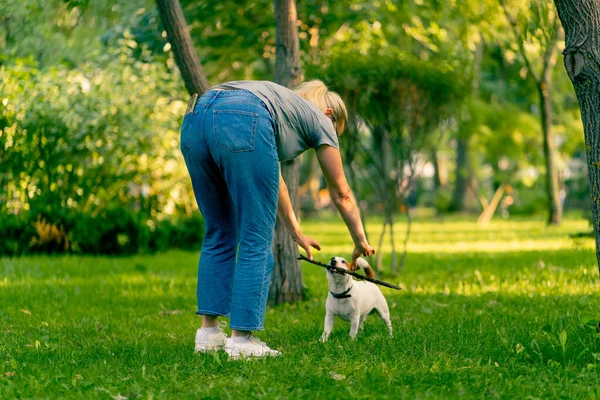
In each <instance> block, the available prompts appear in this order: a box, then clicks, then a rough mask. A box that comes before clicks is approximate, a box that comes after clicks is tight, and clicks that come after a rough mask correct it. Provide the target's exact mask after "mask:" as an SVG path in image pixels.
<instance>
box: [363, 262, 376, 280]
mask: <svg viewBox="0 0 600 400" xmlns="http://www.w3.org/2000/svg"><path fill="white" fill-rule="evenodd" d="M363 269H364V270H365V275H366V276H367V278H371V279H374V278H375V272H373V268H371V266H370V265H367V266H366V267H364V268H363Z"/></svg>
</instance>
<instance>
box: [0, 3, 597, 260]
mask: <svg viewBox="0 0 600 400" xmlns="http://www.w3.org/2000/svg"><path fill="white" fill-rule="evenodd" d="M181 3H182V6H183V8H184V13H185V16H186V19H187V22H188V24H189V27H190V30H191V34H192V38H193V39H194V42H195V45H196V46H197V51H198V54H199V55H200V57H201V60H202V64H203V66H204V69H205V72H206V74H207V77H208V80H209V82H210V84H217V83H219V82H223V81H228V80H236V79H264V80H271V79H272V78H273V76H274V61H275V19H274V13H273V4H272V2H271V1H266V0H252V1H251V0H238V1H231V0H224V1H198V0H196V1H192V0H182V1H181ZM505 3H506V5H507V7H508V8H509V9H510V10H511V13H512V14H511V15H512V16H515V21H516V23H517V24H518V27H519V29H520V32H521V35H520V36H518V37H517V36H515V34H514V32H513V30H512V29H511V26H510V24H509V21H508V19H507V18H506V16H505V14H504V12H503V9H502V8H501V6H500V3H499V2H498V0H483V1H474V0H462V1H458V0H448V1H440V0H413V1H391V0H379V1H358V0H340V1H327V0H306V1H304V0H298V1H297V7H298V20H299V21H298V29H299V35H300V46H301V53H302V66H303V69H304V78H305V79H312V78H318V79H322V80H324V81H325V82H326V83H327V84H329V85H330V87H331V88H333V89H334V90H336V91H338V92H339V93H340V94H341V95H342V96H343V97H344V99H345V101H346V103H347V105H348V109H349V111H350V113H351V124H350V126H349V128H348V130H347V132H346V133H345V134H344V136H343V137H342V139H341V145H342V152H343V157H344V161H345V164H346V168H347V174H348V177H349V179H350V180H351V183H352V186H353V188H354V190H355V192H356V195H357V197H358V198H359V200H360V204H361V208H362V209H363V213H364V214H365V215H366V216H367V217H368V216H369V215H372V214H382V215H383V216H384V223H389V224H393V216H394V214H397V213H399V212H408V211H409V210H411V209H414V208H415V207H429V208H433V209H435V210H436V212H437V213H439V214H442V213H447V212H466V213H469V212H470V213H474V217H473V218H474V219H475V218H477V214H480V213H482V212H484V211H485V210H486V208H489V205H490V203H493V198H494V194H496V193H499V188H502V193H501V194H500V196H501V200H499V204H498V210H499V212H498V213H499V214H500V215H502V216H503V217H505V218H508V217H509V216H510V215H511V214H535V213H542V212H544V210H546V209H547V207H548V206H547V202H548V200H547V196H546V195H545V190H546V189H545V186H544V178H543V176H544V174H545V167H544V161H543V160H544V159H543V151H542V140H543V138H542V133H541V132H542V130H541V124H540V105H539V99H538V93H537V89H536V86H535V82H533V81H532V80H531V79H529V75H530V71H529V69H528V66H527V65H526V63H525V62H524V59H523V57H522V53H521V49H523V50H524V51H525V52H526V55H528V57H529V58H530V59H531V60H534V62H533V63H534V64H536V65H531V68H537V62H538V61H539V60H540V59H541V57H542V54H543V51H544V49H545V46H547V45H548V43H547V34H546V31H545V30H546V29H547V28H548V26H550V20H551V18H552V13H553V12H554V11H553V10H552V9H550V8H549V6H548V4H550V3H548V4H546V3H547V2H543V1H541V0H522V1H521V0H520V1H516V0H515V1H512V2H510V1H507V2H505ZM562 46H563V44H562V42H560V40H559V42H558V43H556V49H555V51H556V52H558V51H559V49H560V48H562ZM552 81H553V89H552V93H551V98H552V108H553V110H554V115H553V119H552V126H553V138H554V141H555V145H556V152H557V154H556V157H557V169H558V171H559V178H560V188H561V199H562V202H563V205H564V206H565V208H566V209H588V208H589V207H588V201H589V200H588V199H587V173H586V168H585V165H586V163H585V154H584V144H583V128H582V126H581V119H580V115H579V109H578V105H577V100H576V98H575V94H574V92H573V90H572V87H571V84H570V82H569V81H568V77H567V76H566V74H565V73H564V70H563V66H562V64H561V62H558V63H557V64H556V65H555V66H554V67H553V70H552ZM186 105H187V95H186V91H185V88H184V86H183V82H182V79H181V77H180V76H179V72H178V70H177V67H176V66H175V62H174V58H173V55H172V52H171V51H170V45H169V44H168V42H167V41H166V34H165V32H164V30H163V28H162V26H161V23H160V18H159V15H158V11H157V10H156V6H155V4H154V2H153V1H151V0H133V1H128V2H115V1H109V0H96V1H87V0H77V1H75V0H71V1H68V0H65V1H59V0H19V1H17V0H7V1H3V2H2V3H0V213H1V214H0V215H1V221H0V230H2V232H3V236H4V237H5V238H6V240H3V241H2V243H0V254H9V255H10V254H22V253H26V252H31V251H42V252H55V251H73V252H89V253H105V254H125V253H132V252H137V251H156V250H162V249H165V248H168V247H183V248H196V249H197V248H198V246H199V243H200V240H201V237H202V234H201V233H202V230H201V229H202V219H201V216H200V215H199V213H198V211H197V207H196V205H195V200H194V198H193V193H192V190H191V186H190V183H189V178H188V177H187V174H186V171H185V165H184V163H183V160H182V158H181V156H180V153H179V144H178V143H179V131H178V130H179V126H180V123H181V119H182V116H183V113H184V111H185V107H186ZM301 175H302V176H301V179H300V184H301V186H300V193H301V195H302V204H303V211H304V213H311V212H316V211H319V212H323V210H327V209H328V208H330V205H329V202H328V198H327V195H326V191H324V190H323V189H324V184H323V180H322V178H321V177H320V175H319V171H318V167H317V165H316V164H315V159H314V156H313V154H312V153H307V154H305V155H304V156H303V157H302V174H301ZM459 176H460V177H461V179H458V178H459ZM493 211H495V210H493ZM493 214H494V212H492V215H493ZM384 229H385V226H384Z"/></svg>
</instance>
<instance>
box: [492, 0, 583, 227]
mask: <svg viewBox="0 0 600 400" xmlns="http://www.w3.org/2000/svg"><path fill="white" fill-rule="evenodd" d="M592 1H593V0H592ZM501 5H502V8H503V10H504V14H505V15H506V17H507V18H508V21H509V22H510V24H511V26H512V28H513V30H514V32H515V36H516V38H517V40H518V41H519V51H520V52H521V56H522V57H523V59H524V60H525V66H526V67H527V69H528V70H529V74H530V75H531V76H532V78H533V80H534V81H535V83H536V86H537V87H538V91H539V93H540V108H541V110H542V111H541V114H540V118H541V123H542V133H543V135H544V158H545V160H544V161H545V164H546V195H547V196H548V224H553V225H559V224H560V223H561V221H562V203H561V201H560V195H559V188H558V172H557V171H556V165H555V164H556V163H555V162H554V158H555V155H554V145H553V143H552V142H553V140H552V102H551V97H550V92H551V91H550V87H551V85H552V69H553V67H554V64H555V63H556V43H557V42H558V39H559V32H560V26H559V23H558V19H557V18H556V16H555V17H554V24H553V25H554V31H553V32H552V36H551V37H549V38H548V39H549V40H548V43H547V44H546V49H545V51H544V55H543V61H542V63H543V64H542V65H543V69H542V72H541V75H539V74H538V72H536V70H535V69H533V66H532V64H531V61H530V60H529V57H528V56H527V52H526V51H525V46H524V44H523V40H524V39H523V36H522V35H521V34H520V32H519V29H518V27H517V21H516V19H515V18H514V17H512V16H511V15H510V13H509V12H508V9H507V8H506V6H505V4H504V3H503V2H501Z"/></svg>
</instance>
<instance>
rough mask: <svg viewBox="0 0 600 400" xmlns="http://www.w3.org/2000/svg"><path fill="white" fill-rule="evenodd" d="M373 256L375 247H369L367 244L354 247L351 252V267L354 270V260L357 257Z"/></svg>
mask: <svg viewBox="0 0 600 400" xmlns="http://www.w3.org/2000/svg"><path fill="white" fill-rule="evenodd" d="M373 254H375V247H373V246H371V245H370V244H369V243H367V242H364V243H361V244H359V245H356V246H354V251H353V252H352V267H353V269H356V260H357V259H358V257H360V256H363V257H368V256H370V255H373Z"/></svg>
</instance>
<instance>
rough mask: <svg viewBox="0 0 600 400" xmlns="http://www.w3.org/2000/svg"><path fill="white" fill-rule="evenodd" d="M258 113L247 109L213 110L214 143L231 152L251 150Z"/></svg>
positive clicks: (252, 148)
mask: <svg viewBox="0 0 600 400" xmlns="http://www.w3.org/2000/svg"><path fill="white" fill-rule="evenodd" d="M257 122H258V114H256V113H253V112H249V111H236V110H215V111H214V112H213V129H214V133H215V144H216V145H217V146H218V147H220V148H222V149H225V150H228V151H231V152H233V153H239V152H243V151H253V150H254V141H255V139H256V125H257Z"/></svg>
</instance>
